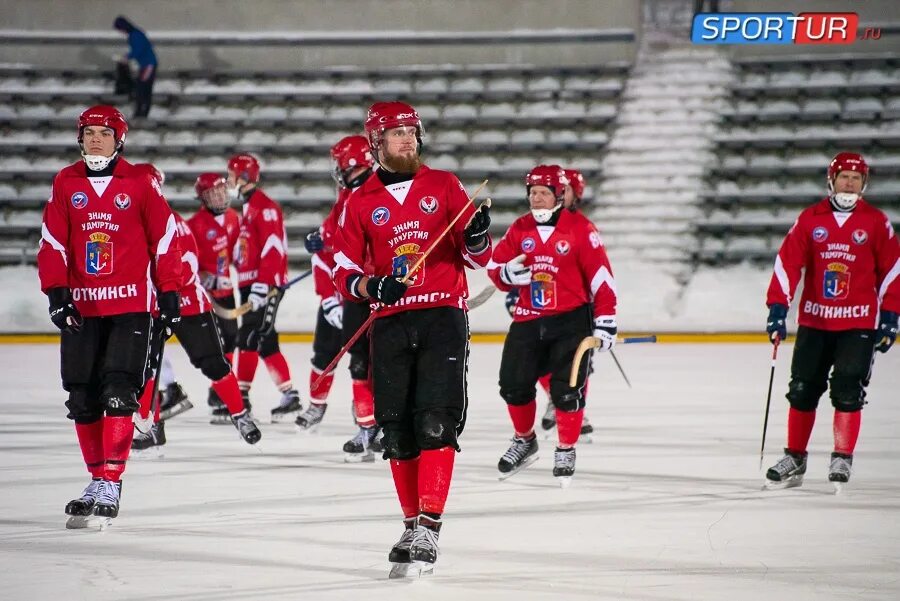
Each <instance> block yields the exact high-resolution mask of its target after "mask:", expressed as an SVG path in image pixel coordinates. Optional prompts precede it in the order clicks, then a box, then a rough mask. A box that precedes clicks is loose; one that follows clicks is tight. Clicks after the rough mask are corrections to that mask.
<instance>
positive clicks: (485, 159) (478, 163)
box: [459, 154, 501, 171]
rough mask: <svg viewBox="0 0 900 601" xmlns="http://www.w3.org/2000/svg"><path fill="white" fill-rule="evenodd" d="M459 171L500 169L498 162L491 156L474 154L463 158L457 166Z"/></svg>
mask: <svg viewBox="0 0 900 601" xmlns="http://www.w3.org/2000/svg"><path fill="white" fill-rule="evenodd" d="M459 168H460V170H469V171H479V170H481V171H490V170H497V169H500V168H501V166H500V161H498V160H497V157H495V156H494V155H492V154H481V155H478V154H475V155H468V156H464V157H463V159H462V161H460V164H459Z"/></svg>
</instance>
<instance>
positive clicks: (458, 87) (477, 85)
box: [450, 77, 485, 94]
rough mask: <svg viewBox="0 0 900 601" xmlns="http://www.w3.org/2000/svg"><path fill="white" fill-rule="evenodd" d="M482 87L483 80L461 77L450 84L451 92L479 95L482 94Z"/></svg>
mask: <svg viewBox="0 0 900 601" xmlns="http://www.w3.org/2000/svg"><path fill="white" fill-rule="evenodd" d="M484 87H485V86H484V80H483V79H482V78H480V77H462V78H459V79H455V80H452V81H451V82H450V91H451V92H469V93H479V94H480V93H482V92H484Z"/></svg>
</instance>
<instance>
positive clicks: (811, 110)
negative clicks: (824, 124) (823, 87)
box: [801, 98, 841, 118]
mask: <svg viewBox="0 0 900 601" xmlns="http://www.w3.org/2000/svg"><path fill="white" fill-rule="evenodd" d="M801 106H802V109H801V112H802V114H803V116H807V117H809V116H811V117H816V118H818V117H830V116H833V115H840V114H841V103H840V102H838V101H837V100H836V99H834V98H810V99H809V100H806V101H805V102H803V103H802V105H801Z"/></svg>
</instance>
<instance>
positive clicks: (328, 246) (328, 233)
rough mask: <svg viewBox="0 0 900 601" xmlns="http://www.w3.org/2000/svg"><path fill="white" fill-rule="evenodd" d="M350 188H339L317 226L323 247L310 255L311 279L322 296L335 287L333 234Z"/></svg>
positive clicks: (333, 291)
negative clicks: (335, 198) (323, 218)
mask: <svg viewBox="0 0 900 601" xmlns="http://www.w3.org/2000/svg"><path fill="white" fill-rule="evenodd" d="M351 193H352V190H348V189H347V188H340V189H339V190H338V197H337V200H336V201H335V203H334V206H332V207H331V211H329V212H328V216H327V217H325V221H323V222H322V227H320V228H319V234H320V235H321V236H322V242H323V243H324V245H325V248H323V249H322V250H320V251H319V252H317V253H315V254H314V255H313V256H312V269H313V280H314V281H315V287H316V294H317V295H318V296H320V297H322V298H325V297H328V296H334V294H335V293H336V292H337V288H335V286H334V279H333V277H332V273H333V272H334V235H335V232H336V231H337V227H338V226H337V221H338V218H339V217H340V215H341V212H343V210H344V205H345V204H347V199H348V198H350V194H351Z"/></svg>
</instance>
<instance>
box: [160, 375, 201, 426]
mask: <svg viewBox="0 0 900 601" xmlns="http://www.w3.org/2000/svg"><path fill="white" fill-rule="evenodd" d="M193 408H194V404H193V403H191V402H190V401H189V400H188V398H187V395H186V394H185V393H184V389H182V388H181V385H179V384H178V382H172V383H171V384H169V385H168V386H166V389H165V390H164V391H163V392H162V402H161V403H160V405H159V419H160V420H163V421H165V420H167V419H172V418H173V417H175V416H176V415H181V414H182V413H184V412H185V411H187V410H188V409H193Z"/></svg>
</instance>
